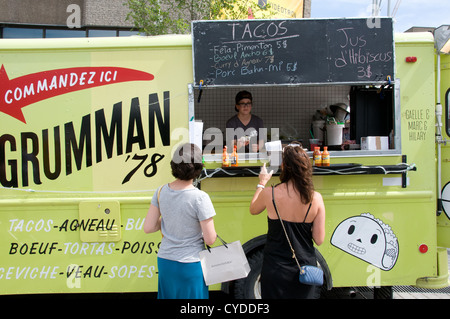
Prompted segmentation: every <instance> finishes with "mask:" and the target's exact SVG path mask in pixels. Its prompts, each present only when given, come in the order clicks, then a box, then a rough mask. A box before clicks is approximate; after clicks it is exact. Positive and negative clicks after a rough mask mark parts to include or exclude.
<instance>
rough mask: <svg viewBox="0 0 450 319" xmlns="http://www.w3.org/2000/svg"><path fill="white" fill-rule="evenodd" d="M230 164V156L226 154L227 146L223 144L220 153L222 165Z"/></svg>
mask: <svg viewBox="0 0 450 319" xmlns="http://www.w3.org/2000/svg"><path fill="white" fill-rule="evenodd" d="M229 166H230V156H228V152H227V147H226V146H224V148H223V153H222V167H229Z"/></svg>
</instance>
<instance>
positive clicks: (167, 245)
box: [144, 144, 217, 299]
mask: <svg viewBox="0 0 450 319" xmlns="http://www.w3.org/2000/svg"><path fill="white" fill-rule="evenodd" d="M170 164H171V168H172V175H173V176H174V177H175V178H176V179H175V180H174V181H173V182H171V183H169V184H166V185H163V186H161V187H160V188H161V190H160V189H159V188H158V190H157V192H155V194H154V196H153V197H152V201H151V205H150V208H149V210H148V213H147V216H146V218H145V221H144V231H145V232H146V233H153V232H156V231H159V230H161V232H162V234H163V238H162V240H161V246H160V249H159V251H158V298H159V299H206V298H208V287H207V286H206V285H205V282H204V279H203V272H202V268H201V264H200V259H199V256H198V253H199V252H200V251H201V250H203V249H204V244H205V243H206V244H207V245H212V244H213V243H214V242H215V240H216V237H217V234H216V231H215V228H214V221H213V218H212V217H213V216H214V215H215V214H216V213H215V210H214V207H213V205H212V202H211V199H210V198H209V196H208V194H206V193H205V192H203V191H201V190H199V189H197V188H195V187H194V186H193V180H194V178H196V177H198V176H199V175H200V173H201V170H202V168H203V164H202V154H201V150H200V149H199V148H198V147H197V146H195V145H194V144H185V145H183V146H181V147H179V148H178V149H177V150H176V151H175V153H174V157H173V159H172V161H171V162H170ZM159 190H160V192H159V200H158V196H157V194H158V191H159Z"/></svg>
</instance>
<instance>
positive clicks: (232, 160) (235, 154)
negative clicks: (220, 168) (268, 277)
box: [231, 145, 238, 167]
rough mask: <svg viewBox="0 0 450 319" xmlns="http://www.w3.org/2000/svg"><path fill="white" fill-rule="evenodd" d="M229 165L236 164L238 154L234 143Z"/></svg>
mask: <svg viewBox="0 0 450 319" xmlns="http://www.w3.org/2000/svg"><path fill="white" fill-rule="evenodd" d="M231 166H234V167H236V166H238V154H237V146H236V145H235V146H234V148H233V153H232V154H231Z"/></svg>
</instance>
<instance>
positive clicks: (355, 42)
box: [192, 18, 394, 86]
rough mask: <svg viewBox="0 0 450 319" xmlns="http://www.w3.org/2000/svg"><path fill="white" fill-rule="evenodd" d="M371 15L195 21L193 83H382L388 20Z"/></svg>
mask: <svg viewBox="0 0 450 319" xmlns="http://www.w3.org/2000/svg"><path fill="white" fill-rule="evenodd" d="M374 19H376V21H375V22H374V21H373V20H374ZM374 19H372V18H367V19H353V18H351V19H287V20H230V21H194V22H192V34H193V37H192V38H193V59H194V84H195V85H196V86H198V85H199V83H200V81H201V80H203V83H204V85H206V86H208V85H209V86H213V85H215V86H221V85H224V86H225V85H273V84H315V83H318V84H319V83H382V82H386V81H387V78H388V76H389V77H390V78H392V79H393V78H394V36H393V26H392V19H391V18H374Z"/></svg>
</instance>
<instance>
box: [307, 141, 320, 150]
mask: <svg viewBox="0 0 450 319" xmlns="http://www.w3.org/2000/svg"><path fill="white" fill-rule="evenodd" d="M317 146H319V139H318V138H310V139H309V150H310V151H314V147H317Z"/></svg>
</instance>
